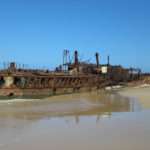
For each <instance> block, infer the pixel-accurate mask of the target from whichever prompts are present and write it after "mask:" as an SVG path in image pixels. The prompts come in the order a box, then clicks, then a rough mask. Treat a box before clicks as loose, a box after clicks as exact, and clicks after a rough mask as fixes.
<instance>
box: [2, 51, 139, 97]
mask: <svg viewBox="0 0 150 150" xmlns="http://www.w3.org/2000/svg"><path fill="white" fill-rule="evenodd" d="M67 54H68V51H65V55H64V63H63V65H62V66H59V67H57V68H56V70H55V71H49V70H46V71H45V70H36V69H22V68H18V67H16V64H15V63H10V65H9V67H8V68H7V69H2V70H1V71H0V96H49V95H53V94H62V93H72V92H77V91H87V90H92V89H99V88H102V87H105V86H108V85H115V84H119V83H125V82H128V81H132V80H136V79H138V78H139V77H140V70H137V69H125V68H123V67H121V66H112V65H110V63H109V57H108V63H107V64H106V65H101V64H100V63H99V54H98V53H96V64H91V63H86V62H79V59H78V52H77V51H75V53H74V62H73V63H70V62H67Z"/></svg>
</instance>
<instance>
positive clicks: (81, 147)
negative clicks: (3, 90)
mask: <svg viewBox="0 0 150 150" xmlns="http://www.w3.org/2000/svg"><path fill="white" fill-rule="evenodd" d="M149 139H150V111H149V110H144V109H143V108H142V106H141V105H140V103H139V102H138V101H137V99H135V98H126V97H122V96H120V95H118V94H116V93H103V92H92V93H82V94H74V95H63V96H56V97H51V98H46V99H43V100H16V99H15V100H7V101H1V102H0V150H20V149H21V150H26V149H32V150H41V149H44V150H45V149H46V150H59V149H61V150H76V149H78V150H133V149H136V150H148V149H150V142H149Z"/></svg>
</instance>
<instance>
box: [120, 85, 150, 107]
mask: <svg viewBox="0 0 150 150" xmlns="http://www.w3.org/2000/svg"><path fill="white" fill-rule="evenodd" d="M119 94H121V95H122V96H126V97H130V98H136V99H137V100H138V101H139V102H140V104H141V105H142V107H143V109H150V87H148V86H146V87H142V86H140V87H132V88H131V87H129V88H125V89H123V90H121V91H119Z"/></svg>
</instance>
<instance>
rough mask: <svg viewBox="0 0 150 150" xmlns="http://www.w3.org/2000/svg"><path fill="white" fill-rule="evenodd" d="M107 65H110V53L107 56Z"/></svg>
mask: <svg viewBox="0 0 150 150" xmlns="http://www.w3.org/2000/svg"><path fill="white" fill-rule="evenodd" d="M107 65H108V66H109V65H110V56H109V55H108V56H107Z"/></svg>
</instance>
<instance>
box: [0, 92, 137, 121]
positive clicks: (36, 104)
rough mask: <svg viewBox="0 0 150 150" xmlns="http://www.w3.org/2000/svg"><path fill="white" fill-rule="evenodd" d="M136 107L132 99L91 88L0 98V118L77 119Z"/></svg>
mask: <svg viewBox="0 0 150 150" xmlns="http://www.w3.org/2000/svg"><path fill="white" fill-rule="evenodd" d="M137 109H139V105H138V104H137V101H136V100H133V99H132V100H131V99H129V98H126V97H122V96H120V95H118V94H116V93H104V92H91V93H82V94H74V95H63V96H56V97H51V98H47V99H44V100H28V101H22V100H18V101H5V102H0V119H2V118H5V119H6V118H9V119H13V118H14V119H21V120H41V119H45V118H49V119H50V118H54V117H67V116H72V117H74V118H75V120H76V123H78V122H79V120H80V117H81V116H96V118H97V119H96V121H98V120H99V118H101V117H111V115H112V113H113V112H130V111H135V110H137Z"/></svg>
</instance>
